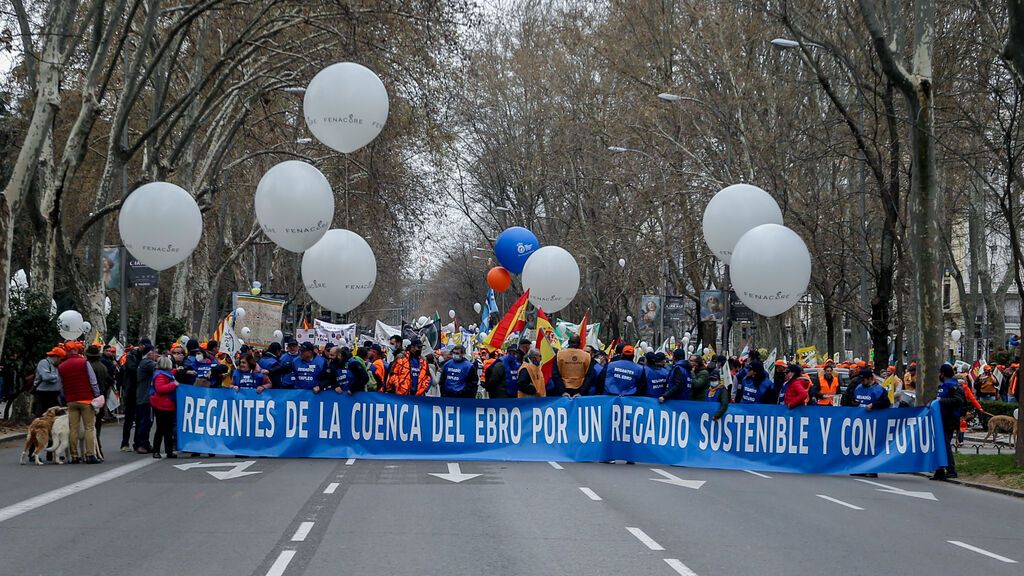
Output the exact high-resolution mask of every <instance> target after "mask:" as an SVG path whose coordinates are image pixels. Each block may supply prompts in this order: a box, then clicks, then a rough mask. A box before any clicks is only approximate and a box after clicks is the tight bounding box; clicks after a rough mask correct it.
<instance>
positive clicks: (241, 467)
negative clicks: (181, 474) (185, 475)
mask: <svg viewBox="0 0 1024 576" xmlns="http://www.w3.org/2000/svg"><path fill="white" fill-rule="evenodd" d="M255 463H256V461H255V460H246V461H244V462H189V463H188V464H175V465H174V467H175V468H177V469H178V470H191V469H193V468H223V467H224V466H230V467H231V470H224V471H221V470H207V471H206V473H207V474H209V475H210V476H213V477H214V478H216V479H217V480H233V479H235V478H241V477H243V476H250V475H252V474H263V472H261V471H258V470H254V471H252V472H246V471H245V470H246V468H248V467H250V466H252V465H253V464H255Z"/></svg>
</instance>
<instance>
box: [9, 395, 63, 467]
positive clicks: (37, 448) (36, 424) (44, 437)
mask: <svg viewBox="0 0 1024 576" xmlns="http://www.w3.org/2000/svg"><path fill="white" fill-rule="evenodd" d="M67 413H68V409H67V408H65V407H63V406H54V407H52V408H47V409H46V412H43V415H42V416H40V417H39V418H36V419H35V420H33V421H32V423H31V424H29V426H28V437H27V438H25V450H24V451H22V453H21V463H22V464H24V463H26V462H28V459H29V456H30V454H31V456H32V457H34V458H35V459H36V464H38V465H40V466H42V465H43V461H42V460H41V459H40V458H39V455H40V454H42V453H43V451H45V450H46V444H47V443H48V442H49V441H50V430H51V429H52V428H53V421H54V420H56V419H57V416H60V415H62V414H67Z"/></svg>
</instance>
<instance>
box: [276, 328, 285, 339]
mask: <svg viewBox="0 0 1024 576" xmlns="http://www.w3.org/2000/svg"><path fill="white" fill-rule="evenodd" d="M282 339H284V332H281V331H280V330H274V340H277V341H281V340H282Z"/></svg>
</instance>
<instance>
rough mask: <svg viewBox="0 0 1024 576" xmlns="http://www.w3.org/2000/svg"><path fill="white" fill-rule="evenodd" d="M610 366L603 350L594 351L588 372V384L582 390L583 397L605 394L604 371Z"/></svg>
mask: <svg viewBox="0 0 1024 576" xmlns="http://www.w3.org/2000/svg"><path fill="white" fill-rule="evenodd" d="M607 366H608V355H607V354H605V353H604V351H602V350H594V353H593V354H592V355H591V358H590V369H589V370H587V379H586V383H585V384H584V385H583V386H584V389H583V390H581V395H583V396H599V395H603V394H604V371H605V369H606V368H607Z"/></svg>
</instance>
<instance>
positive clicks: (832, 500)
mask: <svg viewBox="0 0 1024 576" xmlns="http://www.w3.org/2000/svg"><path fill="white" fill-rule="evenodd" d="M817 496H818V498H821V499H824V500H828V501H829V502H835V503H836V504H839V505H840V506H846V507H847V508H849V509H851V510H863V508H861V507H860V506H854V505H853V504H849V503H847V502H843V501H842V500H836V499H835V498H833V497H831V496H825V495H824V494H818V495H817Z"/></svg>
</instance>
